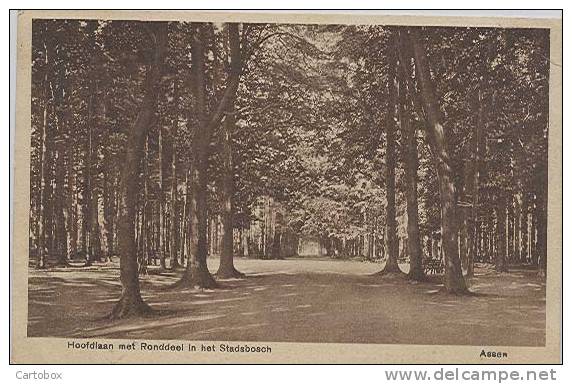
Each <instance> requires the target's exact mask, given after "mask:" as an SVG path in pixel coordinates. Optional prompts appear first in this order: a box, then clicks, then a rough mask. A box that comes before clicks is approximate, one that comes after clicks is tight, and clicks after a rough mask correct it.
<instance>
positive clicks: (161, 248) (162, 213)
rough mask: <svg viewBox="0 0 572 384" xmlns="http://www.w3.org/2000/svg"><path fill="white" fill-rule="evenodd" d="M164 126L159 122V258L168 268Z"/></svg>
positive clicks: (163, 266) (162, 264)
mask: <svg viewBox="0 0 572 384" xmlns="http://www.w3.org/2000/svg"><path fill="white" fill-rule="evenodd" d="M164 145H165V144H164V139H163V126H162V125H161V124H159V234H158V240H159V241H158V243H159V244H158V245H159V260H160V263H161V268H162V269H165V268H166V262H165V176H164V174H163V159H164V157H165V156H164V151H163V147H164Z"/></svg>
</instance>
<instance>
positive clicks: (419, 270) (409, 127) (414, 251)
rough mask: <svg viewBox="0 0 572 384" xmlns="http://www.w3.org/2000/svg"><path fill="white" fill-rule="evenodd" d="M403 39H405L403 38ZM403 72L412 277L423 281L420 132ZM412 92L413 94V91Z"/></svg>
mask: <svg viewBox="0 0 572 384" xmlns="http://www.w3.org/2000/svg"><path fill="white" fill-rule="evenodd" d="M400 35H401V33H400ZM400 37H401V36H400ZM399 43H400V44H399V52H400V56H399V61H400V63H401V62H402V60H404V56H405V55H403V54H402V52H401V50H402V49H403V47H404V41H403V39H401V38H400V39H399ZM400 68H401V71H399V76H398V78H399V122H400V126H401V132H402V133H401V136H402V137H403V138H404V140H405V178H406V179H407V191H406V199H407V250H408V252H409V266H410V267H409V278H411V279H413V280H418V281H419V280H423V279H424V277H425V273H424V271H423V260H422V252H421V239H420V235H419V206H418V202H417V168H418V157H417V131H416V129H415V125H414V124H411V119H410V112H409V104H408V103H407V93H408V90H407V82H406V81H405V76H408V75H409V74H408V73H407V72H406V71H405V68H406V67H405V66H404V65H402V63H401V64H400ZM409 93H410V92H409Z"/></svg>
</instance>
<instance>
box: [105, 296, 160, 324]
mask: <svg viewBox="0 0 572 384" xmlns="http://www.w3.org/2000/svg"><path fill="white" fill-rule="evenodd" d="M154 313H155V311H154V310H153V309H152V308H151V307H150V306H149V304H147V303H145V302H144V301H143V299H142V298H141V297H140V296H137V295H135V294H129V295H122V296H121V299H119V301H118V302H117V304H115V307H113V310H112V311H111V313H110V314H109V316H108V319H109V320H118V319H126V318H132V317H149V316H151V315H153V314H154Z"/></svg>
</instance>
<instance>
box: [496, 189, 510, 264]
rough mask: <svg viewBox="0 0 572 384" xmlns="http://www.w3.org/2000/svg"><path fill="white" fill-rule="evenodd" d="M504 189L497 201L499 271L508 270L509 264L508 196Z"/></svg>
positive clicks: (497, 255) (497, 260) (497, 261)
mask: <svg viewBox="0 0 572 384" xmlns="http://www.w3.org/2000/svg"><path fill="white" fill-rule="evenodd" d="M504 193H505V192H504V191H502V192H501V193H500V196H499V197H498V201H497V206H496V210H497V253H496V258H495V269H496V270H497V271H498V272H508V266H507V214H506V197H505V195H504Z"/></svg>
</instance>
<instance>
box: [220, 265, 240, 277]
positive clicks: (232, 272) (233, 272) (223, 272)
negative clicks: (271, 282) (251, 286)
mask: <svg viewBox="0 0 572 384" xmlns="http://www.w3.org/2000/svg"><path fill="white" fill-rule="evenodd" d="M216 277H217V278H219V279H242V278H244V277H246V275H245V274H244V273H242V272H240V271H238V270H237V269H236V268H235V267H234V266H233V265H231V266H229V267H227V266H225V267H219V269H218V271H217V272H216Z"/></svg>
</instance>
